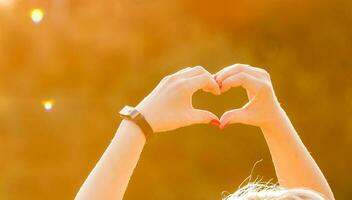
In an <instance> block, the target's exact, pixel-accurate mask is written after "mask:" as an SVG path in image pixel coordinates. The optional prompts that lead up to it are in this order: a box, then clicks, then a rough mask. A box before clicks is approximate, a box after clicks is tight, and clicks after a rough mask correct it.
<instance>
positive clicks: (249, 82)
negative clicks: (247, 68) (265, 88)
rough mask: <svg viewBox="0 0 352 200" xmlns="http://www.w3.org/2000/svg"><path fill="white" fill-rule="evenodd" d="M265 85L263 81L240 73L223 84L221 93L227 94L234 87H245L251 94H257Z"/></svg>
mask: <svg viewBox="0 0 352 200" xmlns="http://www.w3.org/2000/svg"><path fill="white" fill-rule="evenodd" d="M262 85H263V81H262V80H259V79H257V78H255V77H254V76H251V75H249V74H247V73H245V72H240V73H238V74H234V75H232V76H230V77H228V78H226V79H225V80H224V81H223V82H222V83H221V92H226V91H227V90H229V89H230V88H232V87H239V86H241V87H243V88H245V89H246V90H247V91H248V92H249V93H250V94H253V93H255V92H256V91H257V90H258V89H259V88H261V87H262Z"/></svg>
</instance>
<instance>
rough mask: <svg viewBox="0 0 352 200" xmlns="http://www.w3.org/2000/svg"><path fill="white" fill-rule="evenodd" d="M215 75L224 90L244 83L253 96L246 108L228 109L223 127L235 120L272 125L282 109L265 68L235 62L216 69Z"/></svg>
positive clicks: (249, 93)
mask: <svg viewBox="0 0 352 200" xmlns="http://www.w3.org/2000/svg"><path fill="white" fill-rule="evenodd" d="M215 79H216V81H217V82H218V84H219V85H220V88H221V92H222V93H224V92H226V91H227V90H229V89H230V88H232V87H238V86H242V87H243V88H245V89H246V91H247V96H248V99H249V102H248V103H247V104H246V105H244V106H243V107H242V108H239V109H234V110H230V111H227V112H225V113H224V114H223V115H222V117H221V119H220V122H221V125H220V128H224V127H225V126H227V125H229V124H232V123H242V124H248V125H254V126H259V127H265V126H270V125H272V124H273V123H274V121H275V120H276V118H277V117H278V116H279V114H280V113H281V112H282V109H281V107H280V104H279V102H278V100H277V98H276V96H275V93H274V89H273V86H272V84H271V80H270V76H269V74H268V72H266V71H265V70H264V69H260V68H255V67H251V66H249V65H243V64H235V65H231V66H229V67H226V68H224V69H222V70H221V71H219V72H218V73H216V77H215Z"/></svg>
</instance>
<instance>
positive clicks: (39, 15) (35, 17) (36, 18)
mask: <svg viewBox="0 0 352 200" xmlns="http://www.w3.org/2000/svg"><path fill="white" fill-rule="evenodd" d="M31 18H32V21H33V23H35V24H39V23H40V22H42V20H43V18H44V11H43V10H42V9H40V8H34V9H33V10H32V11H31Z"/></svg>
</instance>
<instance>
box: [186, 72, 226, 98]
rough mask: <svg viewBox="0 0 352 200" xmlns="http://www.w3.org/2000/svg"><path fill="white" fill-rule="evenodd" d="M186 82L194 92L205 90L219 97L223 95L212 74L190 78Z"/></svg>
mask: <svg viewBox="0 0 352 200" xmlns="http://www.w3.org/2000/svg"><path fill="white" fill-rule="evenodd" d="M186 81H187V84H188V87H190V90H191V91H192V92H196V91H197V90H199V89H203V90H204V91H206V92H211V93H213V94H215V95H219V94H220V93H221V92H220V88H219V85H218V84H217V82H216V81H215V79H214V78H213V76H212V75H211V74H210V73H205V74H200V75H197V76H194V77H191V78H188V79H186Z"/></svg>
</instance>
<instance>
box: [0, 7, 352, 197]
mask: <svg viewBox="0 0 352 200" xmlns="http://www.w3.org/2000/svg"><path fill="white" fill-rule="evenodd" d="M34 9H37V10H34ZM351 52H352V2H351V1H348V0H341V1H340V0H338V1H318V0H316V1H294V0H287V1H279V0H267V1H253V0H252V1H248V0H247V1H245V0H240V1H229V0H218V1H210V0H193V1H188V0H170V1H165V0H153V1H142V0H118V1H113V0H105V1H96V0H95V1H93V0H84V1H82V0H81V1H79V0H75V1H68V0H47V1H44V0H37V1H34V0H29V1H24V0H0V199H10V200H12V199H13V200H17V199H36V200H40V199H51V200H56V199H58V200H59V199H60V200H62V199H73V197H74V195H75V193H76V192H77V191H78V189H79V187H80V185H81V184H82V183H83V181H84V179H85V178H86V176H87V175H88V173H89V172H90V170H91V169H92V168H93V166H94V165H95V163H96V162H97V160H98V159H99V157H100V156H101V154H102V153H103V151H104V150H105V148H106V146H107V145H108V144H109V142H110V140H111V139H112V137H113V135H114V132H115V130H116V127H117V125H118V123H119V121H120V119H119V117H118V116H117V111H118V110H119V109H120V108H122V106H124V105H125V104H130V105H136V104H137V103H138V102H139V101H140V100H141V99H142V98H143V97H144V96H145V95H147V94H148V93H149V92H150V91H151V90H152V89H153V88H154V86H156V84H157V83H158V81H159V80H160V79H161V78H162V77H163V76H165V75H167V74H170V73H173V72H175V71H177V70H179V69H181V68H184V67H187V66H195V65H202V66H204V67H205V68H206V69H208V70H209V71H210V72H212V73H215V72H216V71H218V70H220V69H221V68H222V67H225V66H227V65H230V64H233V63H249V64H251V65H254V66H260V67H263V68H265V69H267V70H268V71H269V72H270V73H271V76H272V80H273V84H274V87H275V89H276V93H277V96H278V98H279V100H280V102H281V104H282V106H283V107H284V109H285V110H286V112H287V113H288V115H289V116H290V118H291V120H292V122H293V124H294V125H295V127H296V129H297V130H298V132H299V133H300V135H301V137H302V139H303V141H304V142H305V144H306V145H307V147H308V148H309V150H310V151H311V153H312V155H313V157H314V158H315V159H316V161H317V162H318V164H319V165H320V167H321V169H322V170H323V172H324V173H325V175H326V177H327V179H328V181H329V183H330V184H331V186H332V189H333V190H334V192H335V196H336V198H337V199H352V191H351V187H352V174H351V169H352V158H351V154H352V149H351V145H352V117H351V115H352V60H351ZM193 99H194V105H195V106H196V107H199V108H206V109H209V110H211V111H213V112H215V113H217V114H218V115H221V113H223V112H224V111H225V110H227V109H230V108H235V107H239V106H241V105H243V104H244V103H245V102H246V96H245V92H244V91H243V90H241V89H233V90H231V91H230V92H228V93H226V94H224V95H222V96H220V97H214V96H212V95H209V94H207V93H204V92H198V93H197V94H196V95H195V96H194V98H193ZM260 159H263V161H262V162H261V163H260V164H258V165H257V167H256V168H255V170H254V174H253V176H254V177H259V178H262V180H264V181H267V180H270V179H271V178H274V181H276V179H275V173H274V169H273V165H272V163H271V159H270V154H269V152H268V149H267V147H266V144H265V141H264V139H263V137H262V135H261V131H260V129H259V128H256V127H250V126H244V125H232V126H230V127H229V128H227V129H226V130H218V129H217V128H214V127H209V126H207V125H195V126H191V127H187V128H181V129H179V130H176V131H172V132H170V133H163V134H158V135H157V136H155V137H154V138H153V139H152V140H150V142H148V144H147V145H146V147H145V149H144V152H143V154H142V157H141V160H140V162H139V164H138V166H137V168H136V170H135V173H134V176H133V177H132V179H131V182H130V185H129V188H128V191H127V193H126V195H125V199H126V200H132V199H156V200H157V199H169V200H176V199H177V200H179V199H206V200H208V199H209V200H214V199H220V198H221V192H222V191H229V192H233V191H234V190H235V189H236V188H237V187H238V186H239V185H240V183H241V182H242V181H243V180H244V179H245V178H246V177H247V176H249V175H250V172H251V169H252V167H253V165H254V163H255V162H256V161H258V160H260Z"/></svg>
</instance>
